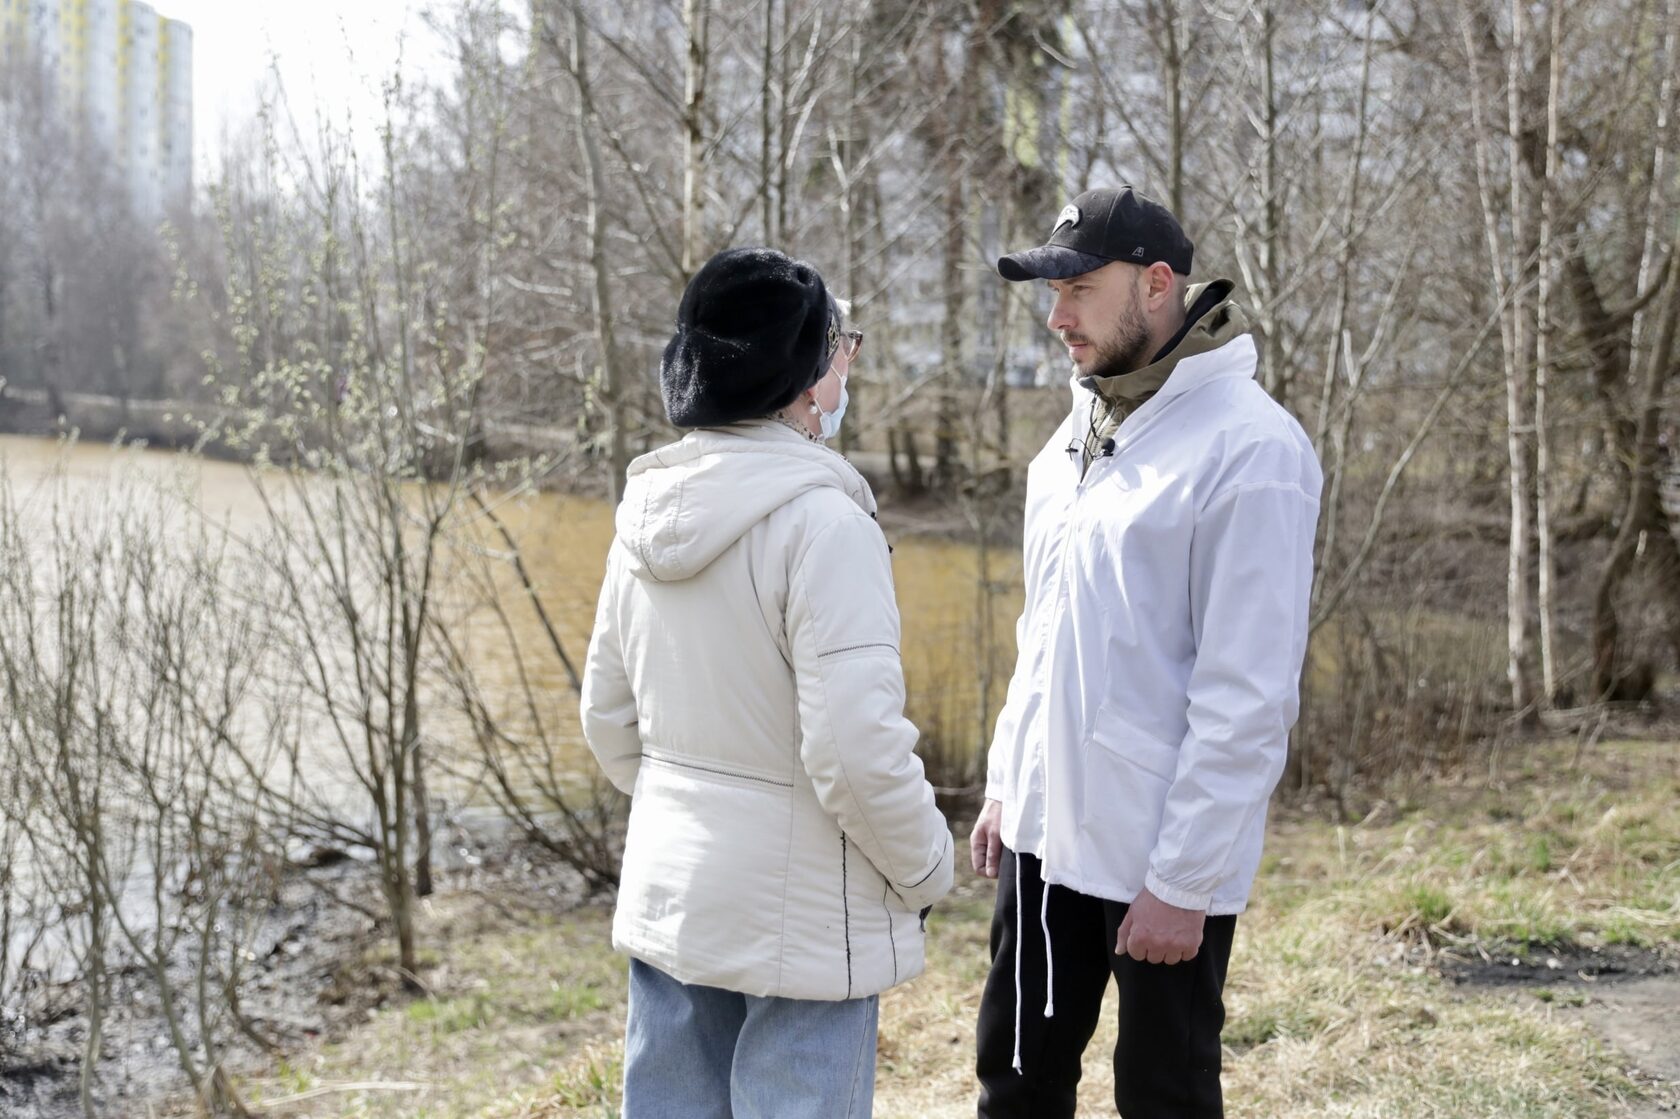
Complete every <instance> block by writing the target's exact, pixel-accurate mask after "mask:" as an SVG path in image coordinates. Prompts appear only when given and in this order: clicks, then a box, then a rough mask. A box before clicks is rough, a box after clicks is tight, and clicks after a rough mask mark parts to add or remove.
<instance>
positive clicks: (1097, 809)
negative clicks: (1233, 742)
mask: <svg viewBox="0 0 1680 1119" xmlns="http://www.w3.org/2000/svg"><path fill="white" fill-rule="evenodd" d="M1177 770H1178V747H1177V745H1176V744H1174V743H1170V742H1163V741H1161V740H1160V739H1158V738H1155V737H1153V736H1151V735H1149V734H1147V733H1145V732H1144V731H1142V730H1140V729H1139V728H1138V727H1137V726H1135V725H1134V724H1132V723H1131V722H1129V721H1128V720H1126V719H1125V718H1124V717H1122V716H1121V715H1120V714H1119V713H1118V712H1116V711H1115V710H1114V709H1113V708H1111V707H1108V706H1104V707H1103V708H1102V709H1100V710H1099V711H1098V713H1097V717H1096V721H1095V723H1094V724H1093V725H1092V727H1091V734H1090V737H1089V739H1088V740H1087V742H1086V745H1085V782H1084V788H1083V789H1082V790H1081V792H1082V809H1083V810H1082V812H1081V814H1080V815H1081V821H1080V824H1081V830H1082V831H1083V832H1084V834H1085V837H1086V839H1087V842H1086V844H1084V847H1085V850H1086V852H1087V853H1088V854H1089V857H1090V859H1091V861H1092V862H1093V863H1094V864H1095V868H1094V869H1096V871H1097V875H1098V877H1100V879H1101V880H1103V881H1105V882H1109V883H1113V884H1115V885H1116V886H1117V887H1118V888H1120V889H1123V890H1125V891H1126V892H1128V893H1135V892H1136V891H1138V890H1140V889H1142V888H1143V880H1144V876H1145V875H1146V874H1147V873H1148V871H1149V856H1150V855H1151V854H1152V853H1153V852H1154V850H1155V841H1156V838H1157V837H1158V835H1159V833H1160V830H1161V814H1162V812H1163V810H1164V809H1165V807H1166V803H1167V792H1168V790H1169V789H1171V787H1172V782H1173V778H1174V777H1175V776H1176V774H1177Z"/></svg>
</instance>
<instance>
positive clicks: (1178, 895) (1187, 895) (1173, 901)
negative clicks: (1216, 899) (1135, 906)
mask: <svg viewBox="0 0 1680 1119" xmlns="http://www.w3.org/2000/svg"><path fill="white" fill-rule="evenodd" d="M1143 886H1144V889H1146V890H1148V891H1149V892H1150V893H1152V894H1154V895H1155V896H1156V897H1158V898H1160V899H1161V900H1162V901H1164V902H1166V903H1167V904H1168V905H1176V906H1178V908H1180V909H1194V910H1196V911H1198V912H1201V913H1206V912H1207V911H1208V906H1210V905H1212V904H1213V895H1212V894H1211V893H1209V894H1198V893H1192V892H1191V891H1189V890H1180V889H1178V888H1177V887H1176V886H1169V885H1167V884H1166V883H1165V882H1163V881H1161V878H1160V876H1159V875H1158V874H1156V873H1155V871H1154V870H1153V869H1151V870H1150V872H1149V873H1148V874H1146V875H1144V877H1143Z"/></svg>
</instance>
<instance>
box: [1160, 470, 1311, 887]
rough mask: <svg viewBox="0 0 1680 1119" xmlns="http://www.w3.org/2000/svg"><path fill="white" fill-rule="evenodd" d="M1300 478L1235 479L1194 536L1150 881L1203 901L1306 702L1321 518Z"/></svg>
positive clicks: (1258, 809) (1265, 795)
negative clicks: (1172, 758)
mask: <svg viewBox="0 0 1680 1119" xmlns="http://www.w3.org/2000/svg"><path fill="white" fill-rule="evenodd" d="M1309 465H1310V467H1311V468H1310V470H1308V471H1307V472H1306V473H1307V475H1308V476H1307V477H1306V478H1305V479H1304V480H1299V481H1297V480H1270V479H1261V480H1249V481H1244V480H1240V479H1239V480H1238V481H1237V482H1236V484H1234V485H1232V486H1230V487H1229V488H1228V489H1225V490H1223V491H1222V492H1221V493H1219V494H1218V495H1216V496H1215V498H1214V499H1213V501H1212V502H1210V504H1209V506H1208V507H1207V509H1206V510H1204V512H1203V513H1202V514H1201V516H1200V517H1199V518H1198V519H1197V523H1196V528H1195V536H1194V539H1193V541H1192V543H1191V547H1190V617H1191V626H1192V629H1193V633H1194V636H1195V642H1196V662H1195V666H1194V668H1193V669H1192V670H1191V673H1190V684H1189V724H1190V727H1189V731H1188V733H1187V734H1186V736H1185V738H1184V741H1183V743H1182V744H1181V745H1180V748H1179V760H1178V771H1177V775H1176V777H1175V780H1174V781H1173V785H1172V788H1171V789H1170V791H1169V792H1168V795H1167V803H1166V808H1165V811H1164V813H1163V816H1162V820H1161V830H1160V832H1159V835H1158V837H1157V840H1156V844H1155V850H1154V852H1153V853H1152V854H1151V857H1150V869H1149V873H1148V876H1147V877H1146V879H1145V883H1144V884H1145V885H1146V886H1147V887H1148V888H1149V892H1150V893H1152V894H1154V895H1155V896H1156V897H1158V898H1160V899H1161V900H1162V901H1165V902H1167V903H1168V904H1169V905H1176V906H1180V907H1182V908H1185V909H1200V910H1206V909H1207V908H1208V906H1209V905H1210V904H1211V902H1212V899H1213V896H1214V893H1215V892H1216V890H1217V888H1218V887H1219V886H1220V885H1221V883H1222V882H1223V879H1224V877H1225V875H1226V874H1228V873H1229V872H1230V859H1231V856H1232V851H1233V848H1234V847H1235V846H1236V844H1237V843H1238V842H1239V841H1240V840H1241V838H1242V837H1243V836H1244V835H1246V834H1247V833H1248V832H1249V829H1250V827H1251V825H1252V822H1253V819H1254V817H1255V815H1256V814H1257V813H1263V812H1264V811H1265V810H1266V802H1267V800H1268V799H1269V798H1270V797H1271V794H1272V789H1273V788H1274V787H1275V786H1276V785H1277V781H1278V778H1279V776H1281V775H1282V773H1283V766H1284V760H1285V756H1286V754H1287V752H1288V744H1289V730H1290V728H1291V727H1293V726H1294V725H1295V718H1296V715H1297V714H1298V712H1299V710H1300V682H1301V661H1302V658H1303V656H1304V655H1305V652H1306V639H1307V607H1308V600H1309V598H1310V595H1311V588H1312V554H1313V535H1314V529H1315V526H1316V524H1317V520H1318V484H1317V476H1318V475H1317V468H1316V464H1309Z"/></svg>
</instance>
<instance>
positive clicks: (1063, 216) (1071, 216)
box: [1050, 205, 1080, 237]
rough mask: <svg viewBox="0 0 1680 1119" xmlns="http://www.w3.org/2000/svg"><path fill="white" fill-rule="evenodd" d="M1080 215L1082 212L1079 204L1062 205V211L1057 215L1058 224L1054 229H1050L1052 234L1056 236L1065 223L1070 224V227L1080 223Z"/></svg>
mask: <svg viewBox="0 0 1680 1119" xmlns="http://www.w3.org/2000/svg"><path fill="white" fill-rule="evenodd" d="M1079 217H1080V214H1079V207H1078V206H1073V205H1067V206H1063V207H1062V212H1061V213H1059V214H1057V215H1056V226H1055V228H1054V229H1052V230H1051V231H1050V236H1052V237H1054V236H1055V235H1056V234H1057V232H1058V231H1060V230H1061V228H1062V226H1064V225H1065V226H1069V227H1072V226H1075V225H1078V224H1079Z"/></svg>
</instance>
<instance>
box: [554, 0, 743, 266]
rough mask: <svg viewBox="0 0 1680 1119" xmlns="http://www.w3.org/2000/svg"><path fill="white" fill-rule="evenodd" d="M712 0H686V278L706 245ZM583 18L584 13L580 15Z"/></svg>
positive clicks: (684, 24) (684, 256) (684, 163)
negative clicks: (707, 81)
mask: <svg viewBox="0 0 1680 1119" xmlns="http://www.w3.org/2000/svg"><path fill="white" fill-rule="evenodd" d="M711 16H712V9H711V0H683V32H684V34H685V36H686V38H687V41H688V54H687V65H686V66H685V67H684V70H683V217H682V221H683V242H682V246H683V251H682V270H683V278H684V279H685V280H686V279H687V278H688V277H689V276H692V275H694V273H695V270H696V269H698V268H699V267H700V262H701V258H702V257H703V256H704V255H705V246H706V231H705V223H706V222H705V219H706V182H705V166H706V164H705V159H706V76H707V67H708V65H709V63H710V60H709V58H708V55H709V54H710V49H711V47H710V39H711V22H712V18H711ZM580 19H581V16H580Z"/></svg>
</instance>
